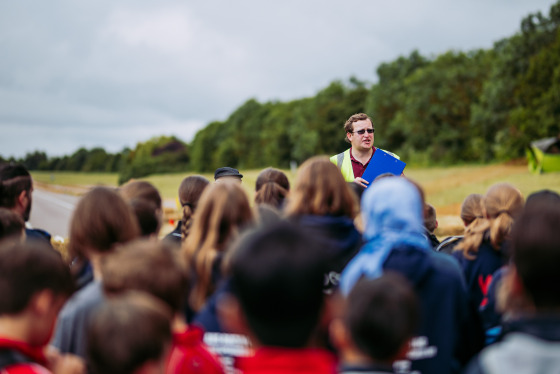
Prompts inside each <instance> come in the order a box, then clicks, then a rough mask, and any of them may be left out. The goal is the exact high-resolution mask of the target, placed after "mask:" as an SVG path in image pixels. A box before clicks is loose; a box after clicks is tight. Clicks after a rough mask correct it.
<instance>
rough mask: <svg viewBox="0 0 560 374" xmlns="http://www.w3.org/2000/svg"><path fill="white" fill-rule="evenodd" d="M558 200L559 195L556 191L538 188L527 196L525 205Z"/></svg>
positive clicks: (559, 199) (554, 202) (556, 201)
mask: <svg viewBox="0 0 560 374" xmlns="http://www.w3.org/2000/svg"><path fill="white" fill-rule="evenodd" d="M558 201H560V195H559V194H558V193H556V192H554V191H551V190H540V191H537V192H533V193H532V194H530V195H529V196H527V201H526V202H525V206H531V205H533V204H541V203H545V204H546V203H549V204H556V203H558Z"/></svg>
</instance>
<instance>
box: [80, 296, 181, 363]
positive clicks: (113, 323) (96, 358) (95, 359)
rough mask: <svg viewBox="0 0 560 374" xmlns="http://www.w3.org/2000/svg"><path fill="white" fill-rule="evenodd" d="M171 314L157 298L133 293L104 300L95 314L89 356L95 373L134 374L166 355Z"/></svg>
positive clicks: (90, 332)
mask: <svg viewBox="0 0 560 374" xmlns="http://www.w3.org/2000/svg"><path fill="white" fill-rule="evenodd" d="M170 322H171V315H170V314H169V312H168V311H166V309H165V307H164V306H163V305H161V303H160V302H158V300H157V299H155V298H154V297H151V296H149V295H147V294H140V293H133V294H128V295H124V296H120V297H118V298H115V299H112V300H109V301H107V303H104V304H103V305H102V306H101V307H100V308H99V309H97V310H96V312H95V313H94V314H93V316H92V320H91V323H90V325H89V330H88V334H87V340H88V341H87V343H88V344H87V356H88V362H89V363H90V364H91V369H92V371H93V373H95V374H132V373H134V372H135V371H136V370H137V369H139V368H140V367H142V365H144V364H145V363H147V362H150V361H158V360H161V359H162V358H163V355H164V354H165V353H166V351H167V348H168V347H169V345H170V343H171V324H170Z"/></svg>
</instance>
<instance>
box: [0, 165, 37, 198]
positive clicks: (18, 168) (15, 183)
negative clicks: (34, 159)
mask: <svg viewBox="0 0 560 374" xmlns="http://www.w3.org/2000/svg"><path fill="white" fill-rule="evenodd" d="M32 187H33V183H32V181H31V175H30V174H29V172H28V171H27V169H26V168H25V167H24V166H22V165H17V164H4V165H1V166H0V207H4V208H13V207H14V206H15V204H16V198H17V197H18V196H19V194H20V193H21V191H28V192H29V191H31V188H32Z"/></svg>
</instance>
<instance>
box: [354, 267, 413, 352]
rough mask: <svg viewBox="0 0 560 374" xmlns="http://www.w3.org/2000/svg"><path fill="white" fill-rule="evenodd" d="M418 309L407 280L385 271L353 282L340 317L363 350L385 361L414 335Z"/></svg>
mask: <svg viewBox="0 0 560 374" xmlns="http://www.w3.org/2000/svg"><path fill="white" fill-rule="evenodd" d="M419 309H420V308H419V303H418V299H417V297H416V295H415V294H414V290H413V288H412V286H411V285H410V283H409V282H408V280H407V279H406V278H404V277H403V276H402V275H400V274H398V273H395V272H387V273H384V274H383V276H382V277H380V278H377V279H362V280H360V281H358V283H356V285H355V286H354V288H353V289H352V291H351V292H350V294H349V295H348V300H347V307H346V313H345V315H344V318H343V320H344V324H345V325H346V327H347V329H348V330H349V331H350V335H351V337H352V341H353V343H354V344H355V345H356V347H357V348H358V349H359V350H360V351H361V352H362V353H363V354H365V355H367V356H368V357H369V358H371V359H372V360H374V361H377V362H379V361H388V360H391V359H394V358H395V356H396V355H397V353H398V352H399V350H400V349H401V348H402V347H403V345H404V344H405V343H406V342H407V340H409V339H411V338H412V337H413V336H414V332H415V329H416V326H417V324H418V319H419V313H420V310H419Z"/></svg>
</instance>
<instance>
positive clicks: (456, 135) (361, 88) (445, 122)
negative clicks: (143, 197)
mask: <svg viewBox="0 0 560 374" xmlns="http://www.w3.org/2000/svg"><path fill="white" fill-rule="evenodd" d="M559 26H560V1H557V2H556V3H555V4H554V5H552V7H551V8H550V12H549V15H548V16H545V15H542V14H541V13H536V14H530V15H528V16H527V17H525V18H524V19H523V20H522V21H521V24H520V30H519V32H518V33H516V34H515V35H513V36H511V37H510V38H506V39H503V40H500V41H498V42H496V43H495V44H494V47H493V48H492V49H490V50H474V51H470V52H460V51H449V52H446V53H444V54H441V55H439V56H435V57H431V58H428V57H424V56H422V55H421V54H420V53H419V52H418V51H413V52H412V53H410V55H408V56H401V57H399V58H397V59H396V60H394V61H392V62H387V63H383V64H381V65H380V66H379V67H378V68H377V75H378V78H379V80H378V82H377V83H376V84H373V85H371V84H369V83H366V82H363V81H360V80H359V79H357V78H356V77H351V78H350V79H349V80H348V82H341V81H334V82H332V83H331V84H330V85H329V86H327V87H325V88H324V89H322V90H320V91H319V92H318V93H317V94H316V95H315V96H313V97H309V98H302V99H297V100H293V101H289V102H279V101H271V102H266V103H260V102H258V101H257V100H255V99H250V100H247V101H246V102H245V103H244V104H243V105H241V106H240V107H239V108H238V109H237V110H235V111H234V112H233V113H232V114H231V115H230V116H229V118H227V119H226V120H225V121H218V122H212V123H210V124H208V125H207V126H206V127H205V128H203V129H201V130H200V131H198V133H197V134H196V136H195V137H194V139H193V141H192V142H191V144H190V145H189V147H187V145H185V144H184V143H182V142H181V141H180V140H178V139H176V138H173V137H159V138H154V139H151V140H148V141H147V142H145V143H140V144H138V145H137V146H136V148H135V149H134V150H129V149H126V150H124V151H122V152H120V153H117V154H109V153H106V152H105V150H103V149H101V148H94V149H92V150H89V151H88V150H86V149H84V148H81V149H79V150H78V151H76V152H75V153H74V154H73V155H71V156H64V157H58V158H53V159H48V158H47V156H46V154H45V153H44V152H39V151H36V152H34V153H32V154H28V155H26V157H25V158H24V159H23V160H20V161H22V162H24V163H25V165H26V166H27V167H28V168H30V169H42V170H47V169H50V170H76V171H113V172H115V171H119V173H120V176H119V180H120V181H121V182H124V181H126V180H128V179H129V178H138V177H142V176H145V175H147V174H151V173H161V172H168V171H179V170H186V169H187V168H189V170H191V171H201V172H211V171H214V170H215V169H216V168H218V167H222V166H231V167H237V168H239V169H256V168H263V167H267V166H275V167H281V168H287V167H288V166H289V165H290V162H291V161H296V162H298V163H301V162H303V161H304V160H305V159H307V158H309V157H311V156H314V155H317V154H327V155H332V154H335V153H338V152H341V151H343V150H345V149H346V148H348V144H347V143H345V142H344V137H345V134H344V131H343V124H344V122H345V120H346V119H347V118H348V117H349V116H350V115H352V114H354V113H358V112H365V113H368V114H369V115H370V116H371V117H372V118H373V121H374V126H375V130H376V132H375V145H376V146H378V147H381V148H385V149H388V150H391V151H393V152H396V153H398V154H399V155H400V156H401V158H403V160H405V161H406V162H408V163H415V164H453V163H462V162H488V161H492V160H506V159H511V158H516V157H520V156H523V154H524V148H525V147H526V146H527V145H528V144H529V142H530V141H532V140H535V139H538V138H542V137H551V136H558V135H559V134H560V28H559ZM8 161H9V160H8Z"/></svg>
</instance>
